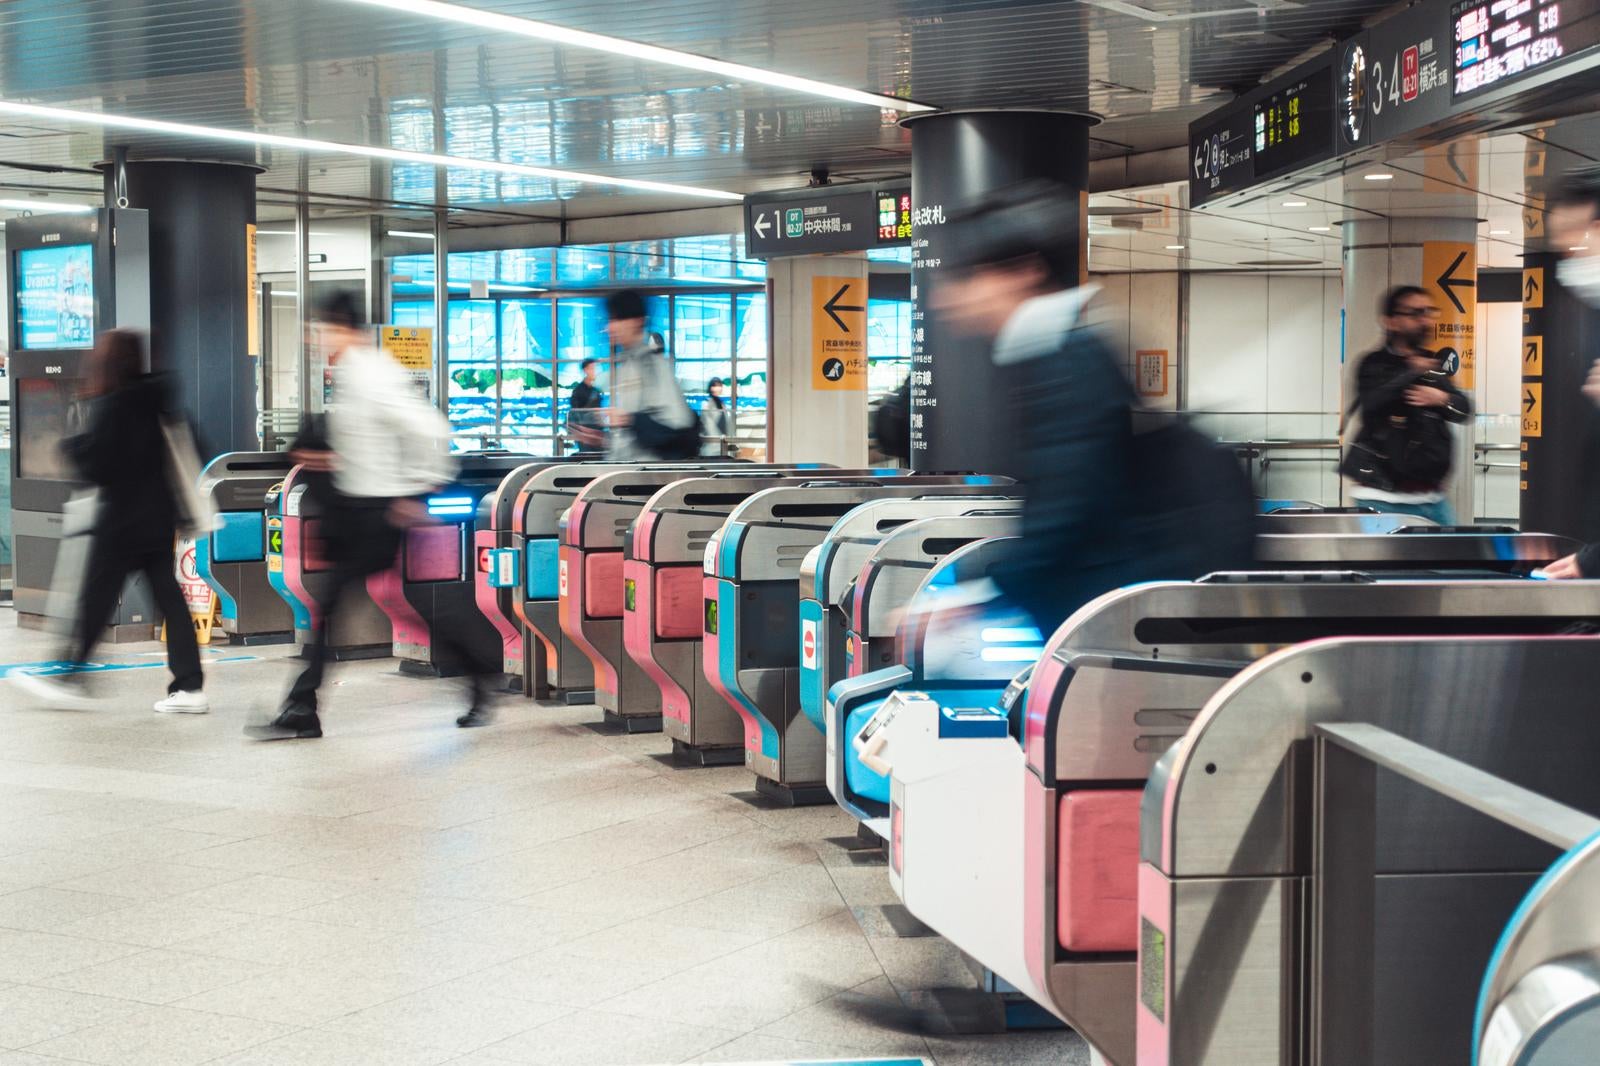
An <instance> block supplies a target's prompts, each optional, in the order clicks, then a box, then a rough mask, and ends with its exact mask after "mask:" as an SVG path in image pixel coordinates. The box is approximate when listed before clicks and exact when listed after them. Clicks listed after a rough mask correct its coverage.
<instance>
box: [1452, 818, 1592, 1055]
mask: <svg viewBox="0 0 1600 1066" xmlns="http://www.w3.org/2000/svg"><path fill="white" fill-rule="evenodd" d="M1524 798H1525V797H1521V796H1515V797H1511V798H1510V799H1511V801H1512V802H1516V803H1517V807H1516V808H1515V809H1516V810H1518V811H1520V810H1521V808H1522V807H1523V806H1524V804H1523V803H1521V802H1517V801H1521V800H1523V799H1524ZM1539 798H1540V799H1543V798H1544V797H1542V796H1541V797H1539ZM1536 806H1538V807H1539V808H1540V812H1539V813H1540V818H1539V824H1538V825H1537V827H1529V826H1526V825H1524V826H1523V828H1524V829H1526V830H1527V831H1529V832H1532V833H1534V834H1536V835H1538V836H1539V837H1540V838H1541V839H1543V840H1545V841H1547V842H1548V843H1551V844H1555V845H1556V846H1561V845H1564V844H1571V847H1570V849H1569V850H1568V851H1567V852H1566V853H1565V854H1563V855H1562V856H1561V858H1560V859H1557V860H1556V862H1555V864H1554V865H1553V866H1551V867H1550V868H1549V869H1548V870H1546V871H1545V872H1544V875H1543V876H1542V877H1540V878H1539V881H1538V883H1537V884H1535V885H1534V886H1533V888H1532V889H1531V890H1530V891H1529V892H1528V895H1527V896H1526V897H1524V899H1523V900H1522V902H1521V903H1520V904H1518V905H1517V910H1516V913H1515V914H1513V915H1512V916H1511V921H1510V922H1509V923H1508V924H1507V925H1506V928H1505V931H1504V932H1502V933H1501V934H1500V942H1499V943H1498V944H1497V945H1495V950H1494V955H1493V956H1492V957H1491V958H1490V960H1489V966H1488V969H1487V970H1486V971H1485V973H1484V977H1483V985H1482V987H1481V988H1480V989H1479V992H1478V1009H1477V1017H1476V1021H1475V1023H1474V1027H1473V1029H1474V1031H1473V1047H1472V1050H1473V1054H1474V1059H1473V1061H1474V1062H1476V1063H1478V1064H1479V1066H1580V1064H1583V1063H1588V1062H1592V1061H1593V1060H1594V1046H1595V1045H1594V1037H1595V1032H1596V1030H1595V1022H1596V1020H1597V1019H1596V1017H1595V1014H1596V1011H1597V1010H1600V935H1597V933H1596V921H1597V919H1600V909H1597V908H1596V906H1595V902H1596V900H1600V823H1597V822H1596V821H1595V819H1594V818H1593V817H1592V816H1584V817H1582V818H1579V817H1575V816H1574V815H1575V812H1572V811H1571V810H1570V809H1568V808H1566V807H1562V806H1560V805H1558V804H1555V803H1552V802H1548V801H1546V802H1545V803H1543V804H1538V805H1536ZM1503 816H1504V815H1503V814H1501V817H1503ZM1591 826H1592V827H1593V828H1592V829H1590V827H1591ZM1586 829H1588V830H1589V831H1588V832H1587V833H1585V830H1586ZM1574 838H1576V839H1574Z"/></svg>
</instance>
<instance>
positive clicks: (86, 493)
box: [44, 489, 100, 636]
mask: <svg viewBox="0 0 1600 1066" xmlns="http://www.w3.org/2000/svg"><path fill="white" fill-rule="evenodd" d="M99 517H100V490H99V489H81V490H79V491H77V492H74V493H73V494H72V495H71V496H70V497H68V499H67V502H66V504H65V505H63V507H62V508H61V543H60V545H59V546H58V547H57V548H56V565H55V569H54V570H52V571H51V573H50V594H49V595H48V596H47V597H46V598H45V605H44V616H45V628H46V629H48V630H49V631H50V632H52V633H56V634H58V635H61V636H70V635H71V634H72V633H73V632H74V631H75V630H76V628H77V621H78V601H79V598H80V597H81V596H82V594H83V583H84V581H85V580H86V579H87V577H88V570H89V544H90V541H92V540H93V539H94V527H95V525H96V523H97V522H98V520H99Z"/></svg>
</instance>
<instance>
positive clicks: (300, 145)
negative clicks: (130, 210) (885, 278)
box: [0, 100, 744, 202]
mask: <svg viewBox="0 0 1600 1066" xmlns="http://www.w3.org/2000/svg"><path fill="white" fill-rule="evenodd" d="M0 114H3V115H21V116H26V117H28V118H37V119H44V120H46V121H50V122H67V123H76V124H80V125H89V126H101V127H104V128H107V129H119V130H139V131H142V132H145V133H164V134H168V135H170V136H173V137H189V138H194V139H198V140H207V141H224V142H227V143H231V144H251V145H259V146H263V147H268V148H286V149H289V150H291V151H296V152H313V153H328V154H336V155H357V156H365V157H366V158H368V159H383V160H387V161H389V162H392V163H421V164H424V165H426V166H433V167H452V168H456V169H460V170H485V171H492V172H494V173H497V174H516V175H518V176H524V177H536V178H551V179H553V180H556V181H576V182H583V183H585V184H590V185H609V186H612V187H614V188H619V189H633V190H635V191H638V192H654V193H667V194H670V195H674V196H694V197H698V198H700V199H705V200H727V201H735V202H737V201H740V200H743V199H744V196H743V195H741V194H740V193H736V192H725V191H723V190H722V189H707V188H702V187H700V186H696V185H674V184H672V183H670V182H665V181H646V180H643V179H641V178H618V177H612V176H611V175H608V174H588V173H585V172H583V171H579V170H561V169H558V168H555V167H536V166H530V165H528V164H525V163H502V162H500V161H498V160H494V159H471V158H468V157H465V156H455V155H434V154H433V153H431V152H407V151H402V150H400V149H398V148H384V147H381V146H379V145H373V144H346V143H344V142H341V141H316V140H311V139H310V138H307V137H286V136H282V135H280V134H276V133H254V132H249V133H247V132H244V131H242V130H226V129H219V128H217V127H215V126H191V125H189V124H188V123H185V122H165V121H163V120H161V119H153V118H131V117H129V116H127V115H108V114H104V113H101V112H97V111H76V110H72V109H70V108H63V107H43V106H41V105H38V104H20V103H14V102H12V101H10V100H0Z"/></svg>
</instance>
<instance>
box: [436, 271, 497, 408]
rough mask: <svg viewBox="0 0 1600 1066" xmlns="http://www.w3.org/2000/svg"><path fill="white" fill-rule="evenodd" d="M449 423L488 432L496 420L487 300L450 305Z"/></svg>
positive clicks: (493, 339) (494, 344)
mask: <svg viewBox="0 0 1600 1066" xmlns="http://www.w3.org/2000/svg"><path fill="white" fill-rule="evenodd" d="M447 321H448V323H449V343H448V345H447V347H446V349H445V350H446V351H447V352H449V373H450V405H449V416H450V424H451V426H453V427H454V428H455V429H456V430H457V431H458V432H461V431H473V432H476V431H483V432H486V433H490V434H492V433H493V432H494V431H495V427H496V424H497V423H498V422H499V409H498V407H499V377H500V374H499V365H498V363H499V359H498V354H499V353H498V350H497V347H498V346H497V338H496V335H495V332H496V331H495V306H494V302H493V301H491V300H455V301H452V302H451V304H450V315H449V318H448V319H447Z"/></svg>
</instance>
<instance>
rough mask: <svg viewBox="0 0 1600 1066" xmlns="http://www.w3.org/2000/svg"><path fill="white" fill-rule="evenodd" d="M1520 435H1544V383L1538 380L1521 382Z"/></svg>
mask: <svg viewBox="0 0 1600 1066" xmlns="http://www.w3.org/2000/svg"><path fill="white" fill-rule="evenodd" d="M1522 435H1523V436H1524V437H1542V436H1544V385H1543V384H1542V383H1541V382H1538V381H1524V382H1523V383H1522Z"/></svg>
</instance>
